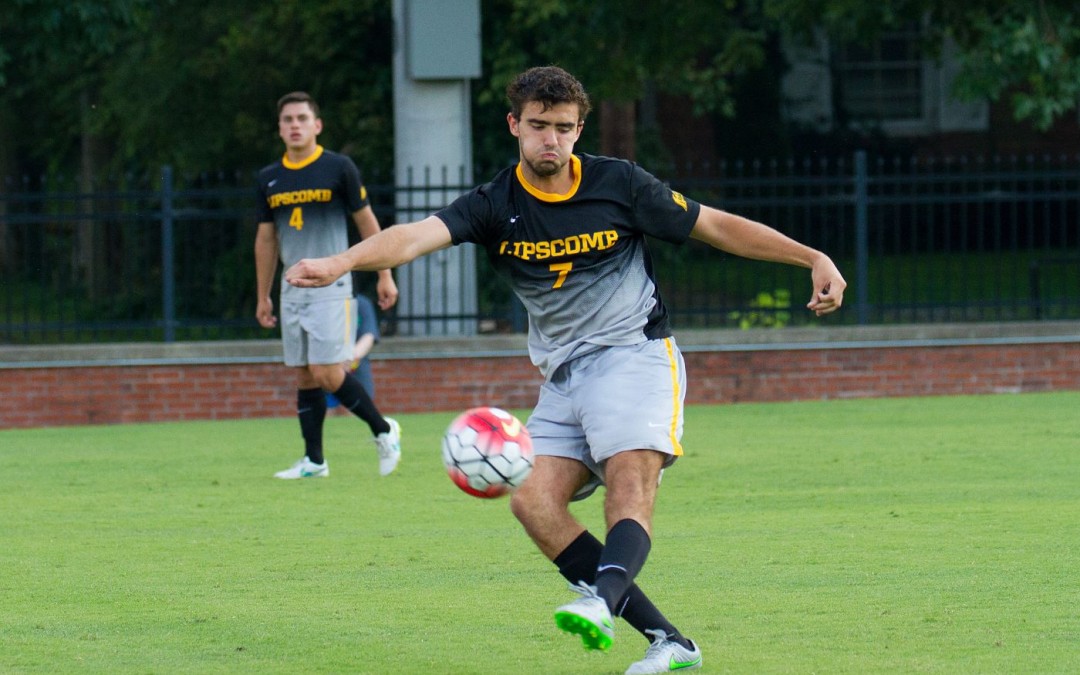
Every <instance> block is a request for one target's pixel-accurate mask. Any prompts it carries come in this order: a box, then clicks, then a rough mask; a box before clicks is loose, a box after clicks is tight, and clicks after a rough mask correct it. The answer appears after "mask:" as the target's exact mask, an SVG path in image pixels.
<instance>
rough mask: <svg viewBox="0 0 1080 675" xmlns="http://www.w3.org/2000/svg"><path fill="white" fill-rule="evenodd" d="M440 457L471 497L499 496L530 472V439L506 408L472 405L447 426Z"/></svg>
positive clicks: (525, 430) (531, 460)
mask: <svg viewBox="0 0 1080 675" xmlns="http://www.w3.org/2000/svg"><path fill="white" fill-rule="evenodd" d="M442 457H443V464H444V465H445V466H446V472H447V473H448V474H450V480H452V481H454V485H457V486H458V487H459V488H461V489H462V490H464V491H465V492H467V493H469V494H470V495H472V496H474V497H482V498H484V499H490V498H493V497H501V496H503V495H505V494H507V493H509V492H510V490H512V489H514V488H516V487H517V486H519V485H521V484H522V483H523V482H524V481H525V478H526V477H527V476H528V475H529V472H530V471H532V465H533V451H532V438H530V437H529V431H528V430H527V429H526V428H525V426H524V425H523V424H522V423H521V421H520V420H518V418H516V417H514V416H513V415H511V414H510V413H508V412H506V411H505V410H501V409H499V408H489V407H483V408H472V409H470V410H466V411H465V412H463V413H461V414H460V415H458V417H457V419H455V420H454V421H453V422H451V423H450V426H449V427H448V428H447V429H446V433H445V434H444V435H443V442H442Z"/></svg>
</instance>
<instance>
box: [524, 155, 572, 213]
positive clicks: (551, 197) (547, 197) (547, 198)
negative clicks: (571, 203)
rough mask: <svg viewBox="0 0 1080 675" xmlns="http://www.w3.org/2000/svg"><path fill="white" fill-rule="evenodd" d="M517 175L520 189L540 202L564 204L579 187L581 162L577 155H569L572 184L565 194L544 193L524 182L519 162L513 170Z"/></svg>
mask: <svg viewBox="0 0 1080 675" xmlns="http://www.w3.org/2000/svg"><path fill="white" fill-rule="evenodd" d="M514 173H516V174H517V179H518V182H519V183H521V187H523V188H525V191H526V192H528V193H529V194H531V195H532V196H533V197H536V198H537V199H539V200H540V201H544V202H565V201H566V200H567V199H570V198H571V197H573V196H574V195H575V194H577V191H578V188H579V187H581V160H580V159H579V158H578V156H577V155H570V175H571V176H573V177H574V182H573V184H572V185H571V186H570V189H569V190H568V191H567V192H566V194H556V193H554V192H544V191H543V190H540V189H537V188H536V187H535V186H534V185H532V184H530V183H529V181H527V180H525V174H524V173H522V171H521V162H518V165H517V169H515V170H514Z"/></svg>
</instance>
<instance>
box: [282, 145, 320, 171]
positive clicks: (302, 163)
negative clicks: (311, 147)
mask: <svg viewBox="0 0 1080 675" xmlns="http://www.w3.org/2000/svg"><path fill="white" fill-rule="evenodd" d="M322 153H323V147H322V146H321V145H316V146H315V152H313V153H311V157H308V158H307V159H303V160H301V161H299V162H291V161H289V153H285V156H284V157H282V158H281V163H282V164H284V165H285V168H286V169H303V168H304V167H305V166H307V165H309V164H311V163H312V162H314V161H315V160H317V159H318V158H320V157H322Z"/></svg>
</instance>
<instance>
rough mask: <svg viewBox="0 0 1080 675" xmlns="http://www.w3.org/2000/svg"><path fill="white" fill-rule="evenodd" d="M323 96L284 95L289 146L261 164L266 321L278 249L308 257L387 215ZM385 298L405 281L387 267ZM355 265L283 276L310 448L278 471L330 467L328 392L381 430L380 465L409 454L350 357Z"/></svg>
mask: <svg viewBox="0 0 1080 675" xmlns="http://www.w3.org/2000/svg"><path fill="white" fill-rule="evenodd" d="M322 128H323V124H322V119H321V118H320V117H319V106H318V105H317V104H316V103H315V101H314V99H312V98H311V96H309V95H308V94H306V93H304V92H293V93H291V94H286V95H285V96H283V97H282V98H281V100H279V101H278V133H279V135H280V136H281V140H282V141H284V142H285V156H284V157H282V158H281V159H280V160H279V161H277V162H274V163H273V164H271V165H269V166H267V167H264V168H263V169H262V170H261V171H260V172H259V178H258V189H259V201H258V209H259V211H258V213H259V229H258V232H257V234H256V236H255V274H256V284H257V293H258V304H257V307H256V310H255V317H256V318H257V319H258V321H259V324H260V325H261V326H263V327H264V328H273V327H274V326H275V325H277V319H276V318H275V317H274V303H273V300H272V299H271V298H270V290H271V286H272V285H273V281H274V273H275V272H276V271H277V264H278V258H279V256H280V259H281V262H283V263H284V264H285V267H288V266H290V265H292V264H293V263H295V262H296V261H298V260H300V259H301V258H308V257H318V256H327V255H333V254H335V253H340V252H342V251H344V250H345V249H347V248H348V247H349V239H348V229H347V228H348V222H349V221H350V220H351V221H352V222H353V223H355V225H356V228H357V229H358V230H359V232H360V236H361V238H362V239H369V238H371V237H374V236H375V235H376V234H378V232H379V229H380V228H379V223H378V221H377V220H376V219H375V214H374V212H373V211H372V210H371V204H370V203H368V199H367V192H366V190H365V189H364V186H363V184H362V183H361V181H360V172H359V171H358V170H357V168H356V165H355V164H353V162H352V160H351V159H349V158H348V157H346V156H344V155H340V154H338V153H336V152H331V151H329V150H326V149H324V148H323V147H322V146H321V145H319V144H318V142H317V138H318V135H319V134H320V133H321V132H322ZM376 291H377V293H378V296H379V297H378V303H379V306H380V307H381V308H382V309H384V310H385V309H388V308H390V307H392V306H393V305H394V303H395V302H397V296H398V291H397V285H396V284H395V283H394V277H393V275H392V273H391V272H390V271H389V270H386V269H384V270H380V271H379V278H378V283H377V286H376ZM353 302H354V300H353V288H352V275H346V276H344V277H342V278H340V279H336V280H335V281H334V282H333V283H331V284H328V285H327V286H326V287H324V288H298V287H296V286H293V285H291V284H287V283H285V282H284V279H282V284H281V338H282V344H283V346H284V351H285V365H287V366H292V367H294V368H295V370H296V387H297V394H296V411H297V416H298V417H299V419H300V431H301V434H302V436H303V438H304V456H303V457H302V458H301V459H300V460H299V461H297V462H296V463H295V464H293V465H292V466H291V467H289V468H288V469H285V470H284V471H279V472H278V473H276V474H274V475H275V476H276V477H277V478H287V479H291V478H312V477H323V476H328V475H329V474H330V467H329V465H328V464H327V463H326V459H325V458H324V457H323V422H324V421H325V419H326V396H325V394H324V393H323V391H324V390H325V391H327V392H330V393H331V394H333V395H334V397H335V398H337V400H338V401H340V402H341V404H342V406H344V407H345V408H346V409H348V410H350V411H351V412H352V413H353V414H355V415H356V416H357V417H359V418H360V419H362V420H364V421H365V422H367V424H368V426H369V427H370V428H371V433H372V435H373V436H374V437H375V447H376V450H377V452H378V455H379V473H380V474H382V475H384V476H385V475H387V474H389V473H390V472H392V471H393V470H394V469H395V468H396V467H397V464H398V461H399V460H400V458H401V430H400V428H399V426H398V424H397V422H396V421H394V420H392V419H390V418H384V417H383V416H382V415H381V414H380V413H379V411H378V409H377V408H376V407H375V403H374V402H373V401H372V400H371V397H370V396H368V394H367V392H365V391H364V388H363V387H362V386H361V384H360V382H359V380H357V379H356V377H354V376H353V375H352V374H351V373H349V372H348V371H346V370H345V368H344V367H343V366H342V363H344V362H348V361H350V360H351V359H352V348H353V332H354V331H353V325H352V321H353V310H352V309H351V308H350V305H351V303H353Z"/></svg>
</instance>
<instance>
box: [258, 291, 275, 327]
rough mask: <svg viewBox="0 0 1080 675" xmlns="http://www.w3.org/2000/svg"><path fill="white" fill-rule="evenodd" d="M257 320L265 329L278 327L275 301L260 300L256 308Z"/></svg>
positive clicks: (268, 299)
mask: <svg viewBox="0 0 1080 675" xmlns="http://www.w3.org/2000/svg"><path fill="white" fill-rule="evenodd" d="M255 320H256V321H258V322H259V325H260V326H262V327H263V328H273V327H274V326H276V325H277V317H276V316H274V301H273V300H271V299H270V298H259V303H258V305H256V307H255Z"/></svg>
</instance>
